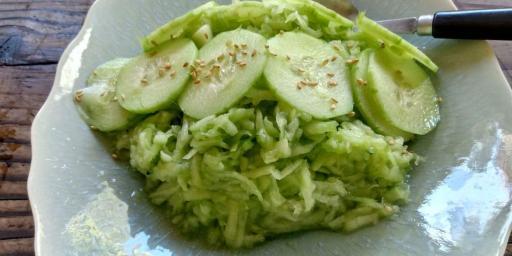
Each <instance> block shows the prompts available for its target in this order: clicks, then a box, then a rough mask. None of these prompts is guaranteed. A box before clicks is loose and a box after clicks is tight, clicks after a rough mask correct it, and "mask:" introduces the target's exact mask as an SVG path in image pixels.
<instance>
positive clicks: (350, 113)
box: [347, 111, 356, 117]
mask: <svg viewBox="0 0 512 256" xmlns="http://www.w3.org/2000/svg"><path fill="white" fill-rule="evenodd" d="M347 116H348V117H355V116H356V112H354V111H350V112H348V113H347Z"/></svg>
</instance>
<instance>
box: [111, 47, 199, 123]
mask: <svg viewBox="0 0 512 256" xmlns="http://www.w3.org/2000/svg"><path fill="white" fill-rule="evenodd" d="M196 56H197V47H196V46H195V44H194V43H193V42H192V41H191V40H189V39H177V40H173V41H170V42H168V43H166V44H164V45H162V46H161V47H159V48H157V49H156V51H155V52H154V53H153V55H149V54H144V53H143V54H141V55H139V56H138V57H135V58H134V59H133V60H132V61H130V62H129V63H128V64H126V66H125V67H124V68H123V69H122V70H121V73H120V74H119V79H118V81H117V97H118V99H119V102H120V103H121V106H123V107H124V108H125V109H127V110H128V111H130V112H134V113H152V112H155V111H158V110H162V109H166V108H169V107H170V106H171V105H172V104H173V102H174V101H175V100H176V98H177V97H178V96H179V94H180V93H181V91H182V89H183V88H184V87H185V85H186V83H187V81H188V80H189V77H190V76H189V70H190V65H191V64H192V62H193V61H194V59H195V58H196Z"/></svg>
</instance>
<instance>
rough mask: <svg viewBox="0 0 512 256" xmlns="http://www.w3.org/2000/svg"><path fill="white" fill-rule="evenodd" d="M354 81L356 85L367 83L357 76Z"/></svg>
mask: <svg viewBox="0 0 512 256" xmlns="http://www.w3.org/2000/svg"><path fill="white" fill-rule="evenodd" d="M356 82H357V84H358V85H361V86H362V85H367V84H368V81H366V80H364V79H361V78H358V79H356Z"/></svg>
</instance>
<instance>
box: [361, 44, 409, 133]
mask: <svg viewBox="0 0 512 256" xmlns="http://www.w3.org/2000/svg"><path fill="white" fill-rule="evenodd" d="M372 51H373V50H371V49H367V50H365V51H363V52H362V53H361V55H360V56H359V62H358V63H357V65H355V66H354V67H353V68H352V93H353V94H354V102H355V105H356V107H357V109H358V110H359V112H360V113H361V114H362V115H363V118H364V120H365V121H366V123H367V124H368V125H369V126H371V127H372V128H373V129H374V130H375V131H376V132H377V133H380V134H382V135H387V136H394V137H396V136H400V137H403V138H404V139H405V140H409V139H411V138H412V137H413V135H412V134H410V133H408V132H405V131H402V130H400V129H398V128H396V127H394V126H393V125H391V124H390V123H389V122H388V121H386V120H385V119H384V118H383V116H384V114H383V113H381V112H382V111H380V109H379V108H378V107H376V106H375V102H372V101H371V99H370V97H369V96H368V95H367V93H366V88H367V87H368V86H367V85H365V83H367V81H368V62H369V58H370V54H371V52H372Z"/></svg>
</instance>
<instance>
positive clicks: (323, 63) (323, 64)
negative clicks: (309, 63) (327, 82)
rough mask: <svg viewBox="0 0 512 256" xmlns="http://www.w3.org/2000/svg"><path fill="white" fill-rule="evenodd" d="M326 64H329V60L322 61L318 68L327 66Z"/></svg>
mask: <svg viewBox="0 0 512 256" xmlns="http://www.w3.org/2000/svg"><path fill="white" fill-rule="evenodd" d="M327 63H329V59H325V60H324V61H322V63H320V67H323V66H325V65H327Z"/></svg>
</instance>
